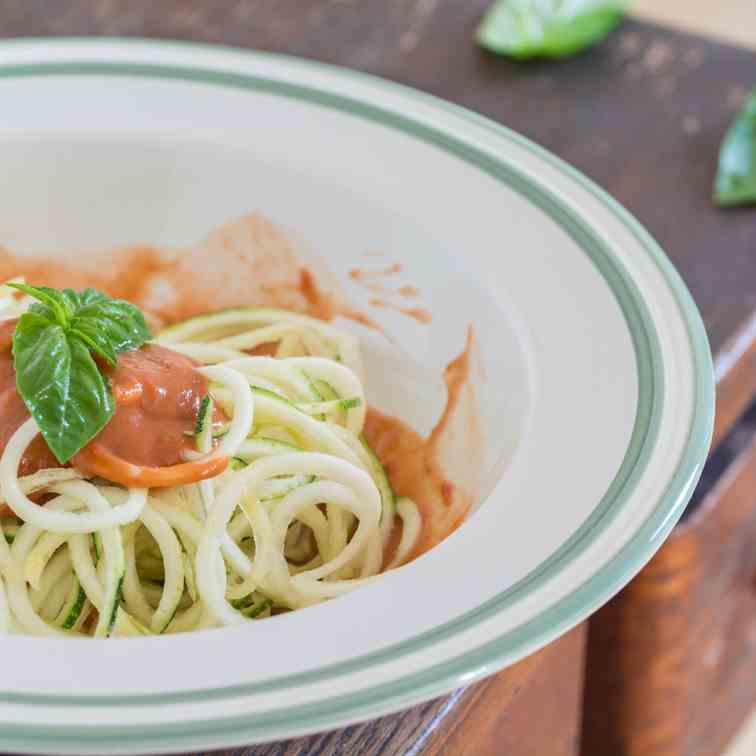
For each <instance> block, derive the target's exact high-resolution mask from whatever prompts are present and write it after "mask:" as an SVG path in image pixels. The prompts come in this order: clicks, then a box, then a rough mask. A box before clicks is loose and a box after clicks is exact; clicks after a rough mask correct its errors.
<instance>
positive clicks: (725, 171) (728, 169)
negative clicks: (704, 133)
mask: <svg viewBox="0 0 756 756" xmlns="http://www.w3.org/2000/svg"><path fill="white" fill-rule="evenodd" d="M714 201H715V202H716V203H717V204H718V205H720V206H721V207H732V206H734V205H747V204H752V203H756V90H754V91H753V92H752V93H751V95H750V97H749V98H748V100H747V101H746V103H745V105H744V106H743V109H742V110H741V111H740V113H739V114H738V115H737V117H736V118H735V120H734V121H733V123H732V126H730V129H729V131H728V132H727V134H726V135H725V138H724V141H723V142H722V147H721V148H720V151H719V167H718V170H717V178H716V180H715V182H714Z"/></svg>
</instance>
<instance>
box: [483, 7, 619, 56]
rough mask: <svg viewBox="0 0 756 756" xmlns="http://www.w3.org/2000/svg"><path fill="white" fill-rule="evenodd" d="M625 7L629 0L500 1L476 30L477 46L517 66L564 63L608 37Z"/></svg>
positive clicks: (487, 13)
mask: <svg viewBox="0 0 756 756" xmlns="http://www.w3.org/2000/svg"><path fill="white" fill-rule="evenodd" d="M625 5H626V0H497V1H496V2H494V4H493V5H492V6H491V7H490V8H489V9H488V11H487V12H486V15H485V16H484V17H483V21H482V22H481V24H480V26H479V27H478V36H477V38H478V44H480V45H481V46H482V47H485V48H486V49H487V50H491V51H492V52H495V53H499V54H501V55H507V56H509V57H511V58H516V59H518V60H526V59H528V58H536V57H542V58H564V57H567V56H568V55H573V54H574V53H576V52H579V51H580V50H583V49H584V48H586V47H588V46H590V45H592V44H595V43H596V42H599V41H600V40H602V39H603V38H604V37H605V36H606V35H607V34H609V32H610V31H612V29H614V27H615V26H617V24H618V23H619V22H620V21H621V20H622V17H623V16H624V12H625Z"/></svg>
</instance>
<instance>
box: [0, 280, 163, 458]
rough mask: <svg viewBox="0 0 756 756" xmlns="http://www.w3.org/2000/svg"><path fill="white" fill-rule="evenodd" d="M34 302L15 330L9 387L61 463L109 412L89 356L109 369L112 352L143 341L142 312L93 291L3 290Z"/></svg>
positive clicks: (105, 388) (103, 384) (109, 399)
mask: <svg viewBox="0 0 756 756" xmlns="http://www.w3.org/2000/svg"><path fill="white" fill-rule="evenodd" d="M8 286H11V287H13V288H15V289H18V290H19V291H22V292H24V293H25V294H28V295H30V296H32V297H35V298H36V299H38V300H40V301H39V302H38V303H34V304H32V305H31V306H30V307H29V309H28V310H27V312H25V313H24V314H23V315H22V316H21V317H20V318H19V321H18V324H17V325H16V330H15V332H14V334H13V361H14V366H15V370H16V387H17V389H18V392H19V394H20V395H21V398H22V399H23V400H24V403H25V404H26V407H27V409H28V410H29V412H30V413H31V415H32V417H33V418H34V420H35V421H36V423H37V425H38V426H39V430H40V432H41V433H42V436H43V437H44V439H45V441H46V442H47V445H48V446H49V447H50V450H51V451H52V452H53V454H54V455H55V456H56V458H57V459H58V461H59V462H60V463H61V464H64V463H66V462H68V461H69V460H70V459H71V457H73V456H74V454H76V452H78V451H79V450H80V449H81V448H82V447H83V446H85V445H86V444H87V443H88V442H89V441H91V440H92V438H94V437H95V436H96V435H97V434H98V433H99V432H100V431H101V430H102V429H103V428H104V427H105V425H106V424H107V422H108V421H109V420H110V418H111V417H112V416H113V413H114V412H115V401H114V399H113V396H112V394H111V391H110V386H109V385H108V382H107V381H106V379H105V377H104V376H103V375H102V373H101V372H100V370H99V368H98V366H97V363H96V362H95V360H94V358H93V354H97V355H99V356H100V357H102V358H103V359H104V360H106V361H107V362H108V363H109V364H111V365H115V364H116V362H117V359H118V357H117V355H118V353H119V352H123V351H127V350H129V349H136V348H138V347H140V346H142V344H144V343H145V342H146V341H147V340H148V339H149V338H150V332H149V329H148V328H147V325H146V323H145V321H144V316H143V315H142V313H141V311H140V310H139V309H138V308H137V307H135V306H134V305H132V304H130V303H129V302H125V301H123V300H117V299H115V300H114V299H109V298H108V297H106V296H105V295H104V294H101V293H100V292H97V291H95V290H94V289H86V290H85V291H83V292H75V291H72V290H71V289H65V290H64V291H58V290H57V289H50V288H48V287H42V286H40V287H36V286H29V285H27V284H8Z"/></svg>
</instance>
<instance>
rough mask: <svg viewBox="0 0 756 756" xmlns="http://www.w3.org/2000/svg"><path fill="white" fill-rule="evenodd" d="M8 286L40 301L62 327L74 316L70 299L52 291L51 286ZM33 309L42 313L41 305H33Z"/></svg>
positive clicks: (10, 284)
mask: <svg viewBox="0 0 756 756" xmlns="http://www.w3.org/2000/svg"><path fill="white" fill-rule="evenodd" d="M6 286H9V287H10V288H11V289H18V291H22V292H23V293H24V294H29V295H30V296H32V297H34V298H35V299H38V300H39V301H40V302H41V303H42V304H43V305H45V306H47V307H49V308H50V310H51V311H52V312H53V313H54V314H55V319H56V320H57V322H58V323H59V324H60V325H62V326H66V325H67V324H68V321H69V320H70V318H71V316H72V315H73V312H74V308H73V307H72V306H71V303H70V301H69V299H68V297H66V295H65V294H64V293H63V292H62V291H59V290H58V289H51V288H50V287H49V286H30V285H29V284H25V283H8V284H6ZM32 307H33V308H36V309H37V310H38V311H41V308H40V306H39V305H32Z"/></svg>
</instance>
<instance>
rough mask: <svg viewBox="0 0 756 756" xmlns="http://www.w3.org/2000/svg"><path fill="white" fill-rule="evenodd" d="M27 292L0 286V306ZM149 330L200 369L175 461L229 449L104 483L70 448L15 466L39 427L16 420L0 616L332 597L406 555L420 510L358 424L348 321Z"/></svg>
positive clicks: (86, 614)
mask: <svg viewBox="0 0 756 756" xmlns="http://www.w3.org/2000/svg"><path fill="white" fill-rule="evenodd" d="M27 305H28V301H27V299H26V298H24V299H21V300H19V299H16V298H14V297H12V296H11V295H10V294H9V293H8V291H5V292H3V294H2V295H1V296H0V318H3V319H7V318H10V317H14V316H15V317H17V316H18V313H19V312H20V311H23V310H24V308H25V307H26V306H27ZM155 343H156V344H158V345H160V346H162V347H165V348H167V349H170V350H173V351H174V352H178V353H180V354H182V355H185V356H186V357H188V358H190V359H191V360H193V361H194V362H195V363H196V365H197V368H196V369H197V371H199V372H200V373H201V374H202V375H203V376H204V378H205V379H206V380H207V382H208V383H207V385H208V392H207V395H206V396H205V397H204V399H203V401H202V404H201V407H200V410H199V416H198V418H197V425H196V428H195V430H194V433H193V435H192V437H191V438H190V439H189V442H190V443H189V444H188V447H190V448H187V449H186V450H185V451H184V452H183V454H184V458H185V462H186V464H187V465H192V464H194V463H202V464H204V463H208V462H213V461H216V462H220V463H223V462H224V460H228V464H221V467H222V472H220V473H219V474H217V475H215V476H214V477H210V478H205V479H202V480H197V481H194V482H190V483H183V484H177V485H168V486H166V485H162V486H160V487H150V485H148V484H145V485H144V486H141V485H140V486H125V485H119V484H118V483H117V482H114V481H113V480H109V479H106V478H104V477H100V476H98V475H93V474H92V473H91V471H90V472H89V473H87V471H86V470H84V469H79V468H78V467H77V466H76V464H75V461H74V465H73V466H69V467H63V466H61V467H59V468H50V469H43V470H39V471H38V472H35V473H33V474H31V475H25V476H22V477H19V464H20V463H21V461H22V457H23V455H24V453H25V451H26V450H27V448H28V447H29V445H30V444H31V443H32V442H33V440H34V439H35V438H36V437H37V435H38V433H39V428H38V426H37V424H36V422H35V420H34V419H31V418H29V419H27V420H26V421H25V422H23V424H22V425H21V426H20V427H19V428H18V429H17V430H16V431H15V432H14V433H13V435H12V437H11V438H10V440H9V442H8V443H7V445H6V447H5V449H4V451H3V453H2V456H1V457H0V496H1V498H2V503H3V504H5V505H7V507H8V508H9V510H10V511H11V512H12V515H10V514H9V515H7V516H3V517H2V518H0V531H1V537H0V632H21V633H27V634H33V635H46V636H49V635H53V636H55V635H64V636H65V635H93V636H101V637H107V636H111V635H113V636H125V635H142V634H160V633H174V632H182V631H189V630H197V629H201V628H210V627H218V626H223V625H234V624H240V623H244V622H249V621H250V620H256V619H260V618H264V617H268V616H270V615H271V614H272V613H273V614H275V613H278V612H280V611H285V610H293V609H299V608H302V607H307V606H310V605H312V604H316V603H318V602H321V601H323V600H325V599H329V598H332V597H336V596H339V595H341V594H343V593H346V592H348V591H351V590H353V589H355V588H358V587H359V586H362V585H364V584H366V583H368V582H370V581H372V580H374V579H375V578H376V576H377V575H379V573H380V572H381V571H382V570H385V569H390V568H394V567H396V566H399V565H401V564H402V563H403V562H404V561H405V560H406V559H407V557H408V555H410V553H411V552H412V549H413V546H414V545H415V543H416V541H417V538H418V536H419V532H420V527H421V521H420V515H419V513H418V509H417V507H416V506H415V505H414V503H413V502H412V501H411V500H409V499H403V498H399V499H397V498H396V497H395V495H394V492H393V491H392V489H391V485H390V483H389V479H388V477H387V475H386V472H385V471H384V469H383V467H382V466H381V464H380V462H379V460H378V458H377V457H376V455H375V454H374V452H373V450H372V449H371V448H370V446H369V445H368V443H367V441H366V440H365V438H364V436H363V434H362V431H363V425H364V422H365V416H366V399H365V392H364V388H363V379H364V374H363V367H362V362H361V358H360V350H359V343H358V341H357V339H356V337H354V336H353V335H352V334H350V333H349V332H346V331H342V330H340V329H339V328H337V327H334V326H333V325H332V324H330V323H326V322H322V321H319V320H315V319H313V318H309V317H306V316H303V315H298V314H294V313H291V312H287V311H280V310H268V309H255V308H239V309H233V310H226V311H221V312H216V313H210V314H206V315H202V316H198V317H195V318H192V319H190V320H186V321H184V322H181V323H178V324H176V325H173V326H171V327H169V328H167V329H165V330H163V331H162V332H161V333H159V334H158V336H157V338H156V339H155ZM207 469H209V468H207ZM40 495H42V496H43V497H44V499H43V503H40V498H39V496H40ZM400 525H401V537H397V538H394V539H392V533H393V532H394V530H395V528H397V527H398V526H400ZM394 540H395V541H396V542H397V544H398V545H397V544H394V543H393V541H394ZM390 541H391V542H392V547H391V548H390V549H387V546H388V544H389V542H390ZM386 554H389V557H388V558H389V562H388V563H385V561H386V558H385V556H384V555H386Z"/></svg>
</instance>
